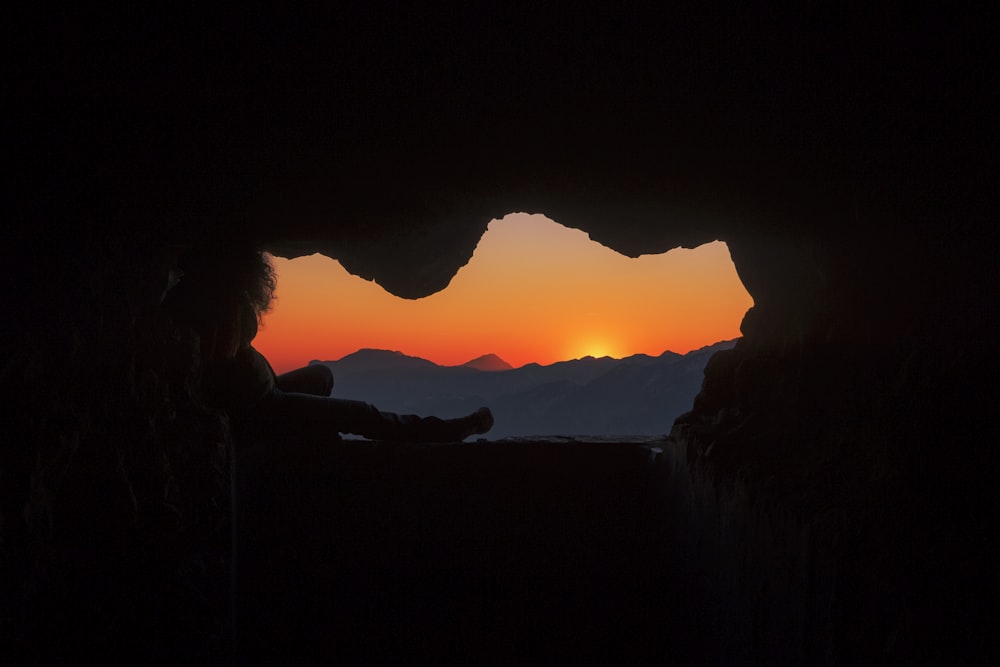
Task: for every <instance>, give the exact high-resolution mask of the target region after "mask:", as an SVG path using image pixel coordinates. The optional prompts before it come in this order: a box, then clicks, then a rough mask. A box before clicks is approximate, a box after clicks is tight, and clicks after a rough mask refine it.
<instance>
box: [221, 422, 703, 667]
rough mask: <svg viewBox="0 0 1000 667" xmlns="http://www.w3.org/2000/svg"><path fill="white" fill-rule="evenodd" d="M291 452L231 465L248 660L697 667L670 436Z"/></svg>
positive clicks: (360, 445) (357, 444)
mask: <svg viewBox="0 0 1000 667" xmlns="http://www.w3.org/2000/svg"><path fill="white" fill-rule="evenodd" d="M281 444H282V443H272V446H270V447H268V448H265V449H264V450H260V451H257V452H254V451H253V450H249V451H247V452H246V453H244V454H242V455H241V456H240V458H239V459H238V460H239V461H241V462H240V463H239V464H238V467H237V480H238V481H237V488H238V501H237V513H236V517H237V536H238V537H237V546H236V558H235V571H236V582H237V585H236V591H237V594H236V600H237V602H236V609H237V613H236V640H237V653H238V654H239V655H241V656H243V657H249V656H252V657H253V658H254V659H258V658H260V657H262V656H267V655H270V656H273V657H276V658H288V657H294V656H303V655H313V656H315V655H318V656H327V657H330V658H334V657H336V658H337V659H338V661H341V662H345V661H346V662H366V663H372V662H396V661H399V660H402V661H416V660H418V659H421V660H422V659H431V660H435V661H447V662H449V663H450V662H472V663H477V664H481V663H487V664H494V663H503V664H524V663H537V662H551V661H559V662H563V661H568V660H573V661H577V660H586V661H588V662H589V661H594V660H600V661H610V660H620V659H621V658H625V657H628V658H629V659H631V660H633V661H634V660H641V661H644V660H649V661H658V660H661V659H665V658H669V659H670V660H671V662H674V663H677V662H680V663H684V662H686V661H687V660H686V658H685V656H686V655H688V651H687V647H690V646H692V645H693V642H692V632H693V627H692V626H691V624H690V623H688V622H687V621H689V620H690V619H691V618H693V614H692V610H691V609H690V608H687V609H685V607H689V605H688V598H689V595H688V594H689V583H690V582H684V581H678V580H677V578H676V577H672V576H671V573H672V571H673V568H672V567H671V563H672V559H673V558H674V556H675V554H674V553H673V549H672V546H673V545H672V544H671V540H670V533H669V527H668V525H667V524H666V519H665V517H664V515H663V511H662V504H661V502H660V499H659V498H658V497H657V493H656V489H657V488H658V485H657V484H656V483H655V481H656V480H655V479H654V476H655V471H656V469H657V468H656V466H655V465H654V463H655V461H656V459H657V455H658V453H659V451H660V447H662V446H663V445H664V444H666V441H665V440H664V439H662V438H649V437H640V438H612V439H607V438H570V437H566V438H562V437H558V438H548V437H547V438H509V439H504V440H497V441H489V440H479V441H475V442H468V443H458V444H432V445H426V444H422V445H416V444H407V443H373V442H368V441H349V442H345V443H343V444H340V445H337V446H334V447H330V446H326V447H318V448H314V449H310V448H301V447H300V448H296V449H294V450H293V449H290V448H288V447H280V445H281ZM275 452H282V455H281V456H278V455H276V454H275Z"/></svg>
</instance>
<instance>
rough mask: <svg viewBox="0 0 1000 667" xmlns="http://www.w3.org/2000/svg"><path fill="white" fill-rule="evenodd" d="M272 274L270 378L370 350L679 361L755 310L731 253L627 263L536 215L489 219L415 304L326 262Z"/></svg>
mask: <svg viewBox="0 0 1000 667" xmlns="http://www.w3.org/2000/svg"><path fill="white" fill-rule="evenodd" d="M274 265H275V268H276V269H277V272H278V290H277V298H276V300H275V302H274V306H273V309H272V310H271V312H270V313H268V314H267V315H265V317H264V323H263V326H262V328H261V330H260V333H259V334H258V335H257V338H256V339H255V340H254V347H256V348H257V349H258V350H260V352H261V353H262V354H264V356H266V357H267V358H268V360H270V362H271V364H272V366H273V367H274V369H275V371H277V372H278V373H282V372H284V371H287V370H291V369H293V368H297V367H300V366H304V365H306V364H307V363H309V361H310V360H312V359H320V360H329V361H333V360H336V359H340V358H341V357H343V356H345V355H347V354H350V353H352V352H355V351H356V350H358V349H361V348H366V347H367V348H379V349H387V350H398V351H400V352H403V353H405V354H409V355H413V356H418V357H423V358H425V359H429V360H431V361H433V362H435V363H438V364H441V365H458V364H462V363H465V362H466V361H469V360H471V359H474V358H475V357H478V356H480V355H482V354H487V353H491V352H492V353H494V354H497V355H498V356H500V357H501V358H503V359H504V360H506V361H507V362H508V363H510V364H512V365H513V366H522V365H524V364H526V363H530V362H537V363H540V364H550V363H554V362H556V361H562V360H566V359H576V358H580V357H584V356H588V355H590V356H612V357H618V358H620V357H625V356H629V355H631V354H636V353H640V352H641V353H645V354H650V355H659V354H661V353H662V352H664V351H666V350H671V351H673V352H679V353H684V352H687V351H689V350H692V349H697V348H699V347H702V346H704V345H709V344H711V343H715V342H717V341H720V340H728V339H731V338H736V337H737V336H739V335H740V332H739V325H740V321H741V320H742V319H743V315H744V314H745V313H746V311H747V309H748V308H749V307H750V306H751V305H753V301H752V299H751V298H750V295H749V294H747V292H746V289H744V287H743V284H742V283H741V282H740V280H739V278H738V277H737V275H736V269H735V268H734V267H733V263H732V259H731V258H730V256H729V249H728V247H727V246H726V245H725V243H722V242H719V241H716V242H713V243H708V244H705V245H703V246H700V247H699V248H696V249H694V250H685V249H677V250H672V251H670V252H668V253H664V254H662V255H644V256H642V257H638V258H635V259H631V258H628V257H625V256H623V255H620V254H618V253H616V252H614V251H613V250H610V249H608V248H606V247H604V246H602V245H600V244H598V243H595V242H593V241H591V240H590V238H589V237H588V236H587V234H586V233H584V232H581V231H579V230H575V229H569V228H566V227H563V226H562V225H559V224H557V223H555V222H553V221H551V220H549V219H548V218H545V217H543V216H539V215H527V214H511V215H508V216H506V217H504V218H503V219H501V220H493V221H492V222H491V223H490V224H489V228H488V229H487V231H486V233H485V234H484V235H483V237H482V239H481V240H480V242H479V245H478V247H477V248H476V251H475V253H474V255H473V257H472V259H471V260H470V261H469V263H468V264H467V265H466V266H464V267H462V268H461V269H460V270H459V271H458V273H457V274H456V275H455V277H454V278H453V279H452V281H451V284H450V285H449V286H448V287H447V288H446V289H444V290H442V291H441V292H438V293H436V294H432V295H431V296H428V297H425V298H422V299H416V300H409V299H401V298H399V297H396V296H393V295H391V294H389V293H388V292H386V291H385V290H383V289H382V288H381V287H380V286H378V285H377V284H375V283H374V282H370V281H366V280H363V279H361V278H358V277H357V276H353V275H351V274H349V273H348V272H347V271H345V270H344V269H343V267H341V265H340V263H339V262H336V261H334V260H332V259H329V258H327V257H324V256H322V255H312V256H309V257H301V258H297V259H294V260H287V259H283V258H280V257H275V258H274Z"/></svg>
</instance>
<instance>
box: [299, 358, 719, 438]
mask: <svg viewBox="0 0 1000 667" xmlns="http://www.w3.org/2000/svg"><path fill="white" fill-rule="evenodd" d="M735 343H736V341H735V340H730V341H723V342H719V343H715V344H714V345H710V346H707V347H704V348H701V349H699V350H694V351H692V352H689V353H687V354H683V355H681V354H676V353H673V352H664V353H663V354H661V355H659V356H656V357H653V356H648V355H644V354H638V355H633V356H630V357H626V358H624V359H612V358H610V357H603V358H600V359H595V358H593V357H585V358H583V359H575V360H572V361H562V362H558V363H554V364H551V365H548V366H541V365H539V364H527V365H525V366H522V367H520V368H511V367H510V366H509V365H508V364H506V362H504V361H503V360H502V359H500V358H499V357H496V356H495V355H484V356H483V357H479V358H477V359H475V360H472V361H470V362H468V363H466V364H463V365H461V366H439V365H437V364H435V363H433V362H431V361H428V360H426V359H421V358H419V357H411V356H407V355H405V354H402V353H401V352H393V351H388V350H373V349H363V350H359V351H358V352H355V353H353V354H349V355H347V356H346V357H343V358H342V359H339V360H337V361H313V362H310V363H312V364H316V363H323V364H326V365H328V366H330V368H331V369H332V370H333V372H334V376H335V378H336V384H335V386H334V389H333V395H334V396H337V397H341V398H351V399H357V400H363V401H367V402H369V403H373V404H375V405H377V406H378V407H379V408H381V409H383V410H389V411H392V412H399V413H413V414H420V415H438V416H441V417H454V416H458V415H462V414H465V413H468V412H471V411H472V410H474V409H476V408H478V407H480V406H482V405H487V406H489V407H490V408H491V409H492V410H493V414H494V417H495V418H496V424H495V426H494V428H493V430H492V431H491V432H490V433H488V434H487V436H486V437H488V438H489V439H498V438H505V437H515V436H529V435H587V436H594V435H659V434H666V433H669V431H670V428H671V425H672V424H673V421H674V420H675V419H676V418H677V417H678V416H679V415H681V414H683V413H684V412H687V411H688V410H690V409H691V407H692V404H693V401H694V397H695V395H696V394H697V393H698V390H699V389H700V387H701V383H702V376H703V372H704V368H705V364H706V363H707V362H708V359H709V357H711V356H712V354H714V353H715V352H717V351H719V350H724V349H729V348H731V347H733V346H734V345H735Z"/></svg>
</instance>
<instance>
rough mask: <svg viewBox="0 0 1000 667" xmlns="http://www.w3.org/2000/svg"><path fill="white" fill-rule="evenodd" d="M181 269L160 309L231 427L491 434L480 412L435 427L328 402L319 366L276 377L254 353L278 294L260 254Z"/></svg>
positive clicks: (281, 432)
mask: <svg viewBox="0 0 1000 667" xmlns="http://www.w3.org/2000/svg"><path fill="white" fill-rule="evenodd" d="M180 268H181V274H180V276H179V279H178V281H177V284H176V285H175V286H173V287H172V288H170V289H169V290H168V291H167V293H166V295H165V296H164V305H165V307H166V308H167V309H168V311H169V312H170V314H171V315H172V316H173V317H174V319H175V320H176V321H177V322H178V323H180V324H184V325H188V326H190V327H192V328H193V329H194V330H195V331H196V332H197V334H198V336H199V338H200V342H201V343H200V344H201V348H200V358H201V363H202V381H203V392H204V396H205V399H206V401H207V402H208V403H209V404H211V405H213V406H214V407H218V408H221V409H224V410H225V411H226V412H227V413H228V414H229V416H230V419H231V420H233V421H234V422H235V424H234V425H235V426H237V427H241V426H242V427H247V426H249V427H250V428H251V429H253V430H255V431H257V432H259V433H260V434H263V435H269V436H289V435H291V436H300V437H307V438H317V437H318V438H329V439H334V440H336V439H339V434H340V433H351V434H355V435H360V436H363V437H366V438H369V439H373V440H409V441H418V442H433V441H437V442H454V441H459V440H464V439H465V438H467V437H469V436H471V435H476V434H480V433H486V432H487V431H489V430H490V429H491V428H492V426H493V415H492V413H491V412H490V410H489V408H485V407H484V408H480V409H479V410H476V411H475V412H473V413H472V414H469V415H466V416H465V417H459V418H456V419H440V418H438V417H433V416H430V417H420V416H417V415H400V414H396V413H393V412H386V411H383V410H379V409H378V408H377V407H375V406H374V405H371V404H369V403H365V402H363V401H352V400H346V399H341V398H333V397H331V396H330V392H331V390H332V389H333V382H334V380H333V372H332V371H331V370H330V368H329V367H327V366H325V365H322V364H315V365H312V366H307V367H305V368H300V369H297V370H293V371H290V372H288V373H283V374H281V375H277V374H275V372H274V370H273V369H272V368H271V365H270V364H269V363H268V361H267V360H266V359H265V358H264V356H263V355H261V354H260V352H258V351H257V350H255V349H254V348H253V346H252V345H251V342H252V341H253V339H254V337H255V336H256V335H257V327H258V324H259V322H260V319H261V317H262V316H263V314H264V313H265V312H267V311H268V309H269V308H270V305H271V300H272V298H273V296H274V291H275V287H276V276H275V273H274V269H273V267H272V266H271V264H270V262H269V261H268V258H267V257H266V256H265V255H264V253H263V252H261V251H259V250H255V249H249V250H246V249H239V248H221V249H219V250H218V251H216V252H211V251H208V252H206V251H202V252H199V253H194V254H190V255H189V256H188V257H187V258H186V260H182V262H181V267H180Z"/></svg>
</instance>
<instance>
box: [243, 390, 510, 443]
mask: <svg viewBox="0 0 1000 667" xmlns="http://www.w3.org/2000/svg"><path fill="white" fill-rule="evenodd" d="M258 407H259V409H258V410H257V411H256V412H257V415H256V419H257V420H260V421H262V422H269V423H270V426H271V427H277V428H279V429H282V430H284V429H288V431H291V432H298V434H299V435H302V436H306V437H324V436H325V437H331V438H332V437H334V436H336V435H337V434H339V433H351V434H354V435H360V436H362V437H365V438H369V439H372V440H409V441H413V442H456V441H460V440H464V439H465V438H467V437H469V436H471V435H477V434H480V433H486V432H487V431H489V430H490V429H491V428H492V427H493V414H492V413H491V412H490V410H489V409H488V408H480V409H479V410H476V411H475V412H473V413H472V414H469V415H466V416H464V417H458V418H455V419H441V418H439V417H420V416H417V415H400V414H396V413H394V412H386V411H383V410H379V409H378V408H377V407H375V406H374V405H371V404H370V403H365V402H364V401H351V400H346V399H342V398H330V397H319V396H313V395H308V394H298V393H288V392H283V391H280V390H279V391H274V392H272V393H271V394H270V395H268V396H267V397H266V398H265V399H264V400H263V401H261V404H260V405H259V406H258Z"/></svg>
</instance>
